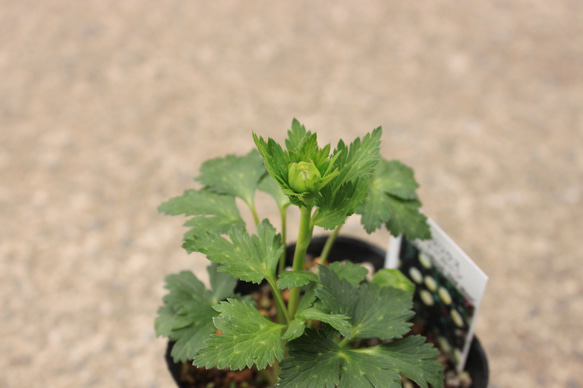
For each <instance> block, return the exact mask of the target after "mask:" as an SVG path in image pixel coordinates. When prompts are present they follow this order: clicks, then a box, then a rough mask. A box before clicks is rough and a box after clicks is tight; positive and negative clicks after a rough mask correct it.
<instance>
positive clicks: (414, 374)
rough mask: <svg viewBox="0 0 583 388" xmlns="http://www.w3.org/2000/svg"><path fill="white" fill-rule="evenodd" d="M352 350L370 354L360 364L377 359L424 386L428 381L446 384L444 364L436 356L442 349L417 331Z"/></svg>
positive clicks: (437, 387) (439, 387)
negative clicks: (398, 338) (399, 337)
mask: <svg viewBox="0 0 583 388" xmlns="http://www.w3.org/2000/svg"><path fill="white" fill-rule="evenodd" d="M352 352H354V353H358V354H360V355H366V356H367V357H363V360H362V361H363V362H362V363H361V365H372V362H371V361H372V360H373V359H376V360H378V362H379V364H381V365H382V366H381V368H382V370H395V371H398V372H399V373H401V374H403V375H405V376H407V377H408V378H409V379H411V380H412V381H414V382H415V383H417V385H419V386H420V387H421V388H427V387H428V385H427V384H430V385H431V387H433V388H443V383H444V381H443V366H442V365H441V363H440V362H439V361H438V360H437V357H438V356H439V351H438V350H437V349H436V348H435V347H433V345H431V344H429V343H426V340H425V338H424V337H422V336H419V335H414V336H410V337H407V338H404V339H402V340H398V341H393V342H390V343H386V344H382V345H378V346H375V347H372V348H364V349H354V350H352ZM377 373H378V369H377ZM347 387H348V386H347ZM398 387H400V385H398Z"/></svg>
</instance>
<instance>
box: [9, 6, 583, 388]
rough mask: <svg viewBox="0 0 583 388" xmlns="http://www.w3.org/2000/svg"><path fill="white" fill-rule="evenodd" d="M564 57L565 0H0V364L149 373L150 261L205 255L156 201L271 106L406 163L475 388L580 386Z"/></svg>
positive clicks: (122, 375)
mask: <svg viewBox="0 0 583 388" xmlns="http://www.w3.org/2000/svg"><path fill="white" fill-rule="evenodd" d="M582 69H583V3H582V2H580V1H568V0H561V1H554V2H546V1H528V2H527V1H515V2H505V1H472V2H461V1H445V0H440V1H432V2H400V1H380V0H379V1H377V0H366V1H359V2H356V1H353V2H333V1H321V2H309V1H297V2H286V3H283V2H280V3H278V4H274V3H273V2H267V1H254V0H252V1H245V2H236V1H221V2H208V1H207V2H202V1H200V2H184V1H178V0H168V1H164V2H155V1H148V0H144V1H137V0H133V1H132V0H125V1H103V0H99V1H97V0H95V1H82V2H81V1H64V0H51V1H44V2H37V1H32V0H19V1H14V0H0V74H1V76H0V217H1V220H2V222H1V224H0V239H1V242H0V306H1V307H0V337H1V338H2V340H1V341H0V354H2V357H0V370H1V373H0V387H9V388H17V387H18V388H20V387H58V388H62V387H93V386H95V387H150V388H154V387H171V386H172V382H171V379H170V377H169V375H168V374H167V372H166V370H165V366H164V364H163V360H162V355H163V350H164V346H165V343H164V341H163V340H162V339H156V338H155V335H154V332H153V329H152V323H153V319H154V317H155V311H156V309H157V307H158V305H159V303H160V298H161V296H162V295H163V293H164V290H163V289H162V280H163V277H164V275H165V274H167V273H168V272H172V271H178V270H180V269H184V268H191V269H194V270H196V271H201V269H202V268H203V266H204V260H203V258H201V257H197V256H188V255H186V254H185V253H184V252H183V251H182V250H181V249H180V247H179V245H180V237H181V233H182V229H181V226H180V225H181V222H182V220H179V219H172V218H166V217H164V216H161V215H159V214H157V212H156V206H157V205H158V203H160V202H161V201H163V200H166V199H167V198H169V197H170V196H174V195H177V194H178V193H180V192H181V191H182V190H184V189H186V188H189V187H191V181H190V178H191V176H192V175H194V174H195V172H196V170H197V168H198V166H199V165H200V164H201V162H202V161H203V160H205V159H206V158H208V157H211V156H219V155H222V154H224V153H227V152H240V153H242V152H247V151H248V150H249V149H250V148H251V147H252V140H251V136H250V131H251V130H255V131H257V132H258V133H260V134H262V135H263V136H272V137H275V138H277V139H279V140H281V139H283V137H284V131H285V130H286V129H287V128H288V126H289V123H290V121H291V118H292V117H294V116H295V117H297V118H299V119H300V120H301V121H302V122H304V123H305V124H306V125H307V126H308V128H310V129H313V130H317V131H319V132H320V138H321V140H322V141H326V142H336V141H337V140H338V139H339V138H340V137H346V138H353V137H355V136H360V135H363V134H364V133H365V132H367V131H369V130H371V129H372V128H374V127H376V126H378V125H382V126H383V127H384V143H383V154H384V155H385V156H387V157H395V158H400V159H401V160H403V161H405V162H406V163H408V164H410V165H412V166H414V167H415V168H416V171H417V178H418V180H419V181H420V183H421V185H422V188H421V194H422V198H424V207H425V211H426V213H428V214H429V215H430V216H431V217H432V218H433V219H435V220H436V221H437V222H438V223H439V224H440V225H441V226H442V227H443V228H444V229H445V230H446V231H447V232H448V233H449V234H450V235H451V236H452V237H453V239H454V240H455V241H456V242H458V244H459V245H460V246H461V247H462V248H463V249H464V250H465V251H466V252H467V253H468V254H469V255H470V256H471V257H473V258H474V259H475V261H476V262H477V263H478V264H479V265H480V266H481V267H482V268H483V269H484V270H485V271H486V273H488V274H489V275H490V279H491V280H490V284H489V287H488V290H487V297H486V299H485V301H484V304H483V310H482V312H481V315H480V317H479V319H478V326H477V331H478V335H479V336H480V338H481V339H482V342H483V343H484V345H485V347H486V348H487V351H488V354H489V358H490V364H491V387H492V388H503V387H565V388H577V387H583V377H581V376H582V375H581V365H582V364H583V340H582V339H581V338H582V337H581V334H580V330H581V327H583V326H582V324H581V322H583V284H582V282H581V279H582V278H583V266H582V265H581V261H582V259H583V248H582V247H581V230H582V229H583V211H582V209H583V198H582V196H583V156H582V148H583V109H582V108H583V71H582ZM270 212H271V211H270ZM268 214H270V213H269V212H268V213H266V214H264V215H268ZM292 221H293V218H292ZM293 222H295V221H293ZM345 231H347V232H350V233H354V234H357V235H358V234H359V233H358V228H357V225H356V221H351V222H350V224H349V225H348V226H347V228H346V229H345ZM371 240H372V241H375V242H377V243H378V244H382V245H384V244H385V241H386V240H387V234H386V233H379V234H377V235H375V236H373V237H371Z"/></svg>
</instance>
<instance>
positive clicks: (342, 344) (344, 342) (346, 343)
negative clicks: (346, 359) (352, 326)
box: [338, 338, 350, 348]
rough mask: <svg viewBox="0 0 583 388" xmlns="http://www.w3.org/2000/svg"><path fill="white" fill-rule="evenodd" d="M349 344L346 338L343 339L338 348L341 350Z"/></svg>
mask: <svg viewBox="0 0 583 388" xmlns="http://www.w3.org/2000/svg"><path fill="white" fill-rule="evenodd" d="M349 343H350V340H349V339H348V338H344V339H343V340H342V341H340V342H339V343H338V346H339V347H341V348H343V347H345V346H346V345H348V344H349Z"/></svg>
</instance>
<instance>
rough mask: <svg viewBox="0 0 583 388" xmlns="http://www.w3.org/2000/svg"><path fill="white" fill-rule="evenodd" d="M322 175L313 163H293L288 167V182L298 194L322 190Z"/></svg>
mask: <svg viewBox="0 0 583 388" xmlns="http://www.w3.org/2000/svg"><path fill="white" fill-rule="evenodd" d="M321 181H322V175H321V174H320V170H318V167H316V165H315V164H314V163H313V162H299V163H291V164H290V165H289V167H288V182H289V185H290V187H291V188H292V189H294V191H295V192H297V193H306V192H312V193H313V192H316V191H318V190H320V189H321V187H320V183H321Z"/></svg>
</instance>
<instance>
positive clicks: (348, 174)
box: [333, 127, 382, 188]
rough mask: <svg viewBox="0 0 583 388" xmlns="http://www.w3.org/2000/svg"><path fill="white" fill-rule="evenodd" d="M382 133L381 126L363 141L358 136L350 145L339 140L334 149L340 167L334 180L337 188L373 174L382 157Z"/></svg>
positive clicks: (337, 164)
mask: <svg viewBox="0 0 583 388" xmlns="http://www.w3.org/2000/svg"><path fill="white" fill-rule="evenodd" d="M381 135H382V129H381V128H380V127H379V128H377V129H375V130H374V131H372V132H371V133H368V134H366V135H365V136H364V138H363V139H362V141H361V140H360V138H356V139H355V140H354V141H353V142H352V143H351V144H350V146H349V147H347V146H346V145H345V144H344V142H343V141H340V142H338V146H337V147H336V150H335V151H334V154H335V155H337V157H338V159H337V161H336V166H337V167H338V169H339V174H338V177H336V178H335V180H334V182H333V185H334V187H335V188H338V187H340V186H342V185H343V184H345V183H346V182H352V181H354V180H356V179H358V178H360V177H363V176H372V174H373V172H374V170H375V166H376V165H377V163H378V161H379V158H380V154H379V151H380V144H381Z"/></svg>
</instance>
